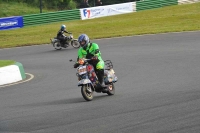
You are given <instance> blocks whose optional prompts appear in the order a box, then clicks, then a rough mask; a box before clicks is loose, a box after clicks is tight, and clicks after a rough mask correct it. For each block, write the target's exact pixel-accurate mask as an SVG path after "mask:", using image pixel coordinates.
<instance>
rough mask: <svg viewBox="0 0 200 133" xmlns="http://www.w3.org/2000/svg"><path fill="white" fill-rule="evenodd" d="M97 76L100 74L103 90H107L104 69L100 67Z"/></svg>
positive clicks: (99, 78)
mask: <svg viewBox="0 0 200 133" xmlns="http://www.w3.org/2000/svg"><path fill="white" fill-rule="evenodd" d="M97 73H98V74H97V76H98V80H99V83H100V84H101V87H102V88H103V91H107V90H108V89H107V85H105V83H104V69H100V70H97Z"/></svg>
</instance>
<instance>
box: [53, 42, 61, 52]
mask: <svg viewBox="0 0 200 133" xmlns="http://www.w3.org/2000/svg"><path fill="white" fill-rule="evenodd" d="M53 47H54V48H55V49H56V50H61V49H62V47H61V46H60V43H59V42H54V43H53Z"/></svg>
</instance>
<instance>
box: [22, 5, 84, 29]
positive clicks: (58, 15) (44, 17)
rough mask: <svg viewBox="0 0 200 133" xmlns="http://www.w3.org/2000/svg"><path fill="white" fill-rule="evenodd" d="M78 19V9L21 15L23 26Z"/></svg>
mask: <svg viewBox="0 0 200 133" xmlns="http://www.w3.org/2000/svg"><path fill="white" fill-rule="evenodd" d="M78 19H79V20H80V11H79V10H78V9H76V10H65V11H58V12H50V13H40V14H31V15H24V16H23V21H24V26H30V25H38V24H46V23H52V22H60V21H69V20H78Z"/></svg>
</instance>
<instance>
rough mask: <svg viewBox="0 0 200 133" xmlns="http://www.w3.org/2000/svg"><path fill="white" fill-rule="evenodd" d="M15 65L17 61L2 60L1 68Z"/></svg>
mask: <svg viewBox="0 0 200 133" xmlns="http://www.w3.org/2000/svg"><path fill="white" fill-rule="evenodd" d="M12 64H15V61H13V60H0V67H4V66H8V65H12Z"/></svg>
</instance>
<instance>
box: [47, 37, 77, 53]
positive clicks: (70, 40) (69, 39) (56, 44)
mask: <svg viewBox="0 0 200 133" xmlns="http://www.w3.org/2000/svg"><path fill="white" fill-rule="evenodd" d="M63 36H64V37H65V38H67V39H66V41H65V42H64V44H63V43H62V44H61V42H60V40H59V39H58V38H57V37H54V38H50V40H51V44H52V45H53V47H54V48H55V49H56V50H61V49H62V48H67V47H68V46H69V45H70V44H71V45H72V47H74V48H79V47H80V44H79V42H78V40H77V39H74V37H73V35H72V34H70V35H69V36H66V35H65V34H63Z"/></svg>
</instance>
